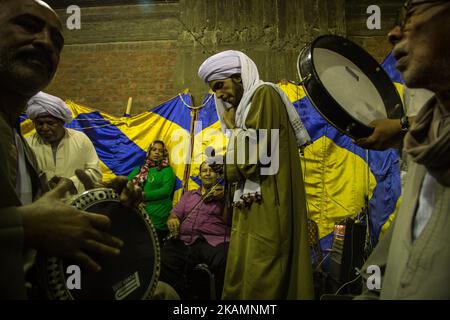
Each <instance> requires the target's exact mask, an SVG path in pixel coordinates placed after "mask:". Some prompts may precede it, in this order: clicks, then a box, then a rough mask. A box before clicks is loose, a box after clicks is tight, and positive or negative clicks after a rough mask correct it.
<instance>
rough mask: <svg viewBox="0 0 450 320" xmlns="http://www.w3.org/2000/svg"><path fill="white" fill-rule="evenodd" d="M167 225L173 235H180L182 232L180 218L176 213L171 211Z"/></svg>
mask: <svg viewBox="0 0 450 320" xmlns="http://www.w3.org/2000/svg"><path fill="white" fill-rule="evenodd" d="M167 227H168V228H169V231H170V233H171V234H172V235H174V236H176V235H178V233H179V232H180V219H178V217H177V216H176V215H175V214H173V213H171V214H170V216H169V218H168V219H167Z"/></svg>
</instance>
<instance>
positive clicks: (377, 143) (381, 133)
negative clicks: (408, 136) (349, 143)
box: [353, 119, 403, 150]
mask: <svg viewBox="0 0 450 320" xmlns="http://www.w3.org/2000/svg"><path fill="white" fill-rule="evenodd" d="M369 125H370V126H371V127H373V128H374V131H373V133H372V134H371V135H370V136H369V137H367V138H361V139H358V140H356V141H353V142H354V143H355V144H356V145H357V146H360V147H362V148H365V149H373V150H386V149H388V148H391V147H394V146H395V145H396V144H397V143H398V142H399V141H400V140H401V139H402V137H403V131H402V127H401V124H400V120H399V119H379V120H374V121H372V122H371V123H370V124H369Z"/></svg>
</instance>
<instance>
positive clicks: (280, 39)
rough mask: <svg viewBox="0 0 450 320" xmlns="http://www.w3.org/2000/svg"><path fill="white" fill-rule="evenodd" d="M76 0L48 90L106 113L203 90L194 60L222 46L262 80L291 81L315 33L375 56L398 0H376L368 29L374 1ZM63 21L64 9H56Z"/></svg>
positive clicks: (382, 50) (385, 48)
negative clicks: (77, 9) (245, 59)
mask: <svg viewBox="0 0 450 320" xmlns="http://www.w3.org/2000/svg"><path fill="white" fill-rule="evenodd" d="M90 2H92V3H94V2H96V3H98V6H89V7H83V6H81V27H82V28H81V30H65V38H66V46H65V48H64V51H63V54H62V58H61V64H60V67H59V69H58V73H57V76H56V78H55V80H54V81H53V82H52V84H51V85H50V87H49V88H48V89H47V91H48V92H49V93H52V94H55V95H58V96H60V97H62V98H64V99H71V100H74V101H75V102H78V103H80V104H84V105H86V106H88V107H91V108H94V109H98V110H101V111H105V112H108V113H110V114H113V115H116V116H118V115H122V114H123V113H124V110H125V107H126V104H127V100H128V97H130V96H131V97H133V109H132V114H138V113H140V112H143V111H145V110H148V109H150V108H152V107H155V106H157V105H158V104H160V103H162V102H164V101H166V100H167V99H169V98H171V97H173V96H174V95H176V94H177V93H179V92H180V91H182V90H184V89H185V88H190V89H191V93H192V94H193V96H194V97H195V100H196V101H200V100H201V98H202V96H203V94H205V93H206V92H207V90H208V88H207V87H206V85H205V84H204V83H202V82H201V81H200V79H198V77H197V69H198V66H199V65H200V63H201V62H202V61H203V60H204V59H205V58H207V57H208V56H209V55H210V54H212V53H215V52H219V51H221V50H226V49H236V50H242V51H244V52H245V53H247V54H248V55H249V56H250V57H251V58H252V59H254V60H255V62H256V64H257V66H258V69H259V71H260V74H261V78H263V79H264V80H267V81H273V82H276V81H279V80H281V79H290V80H297V71H296V60H297V56H298V53H299V51H300V49H301V48H302V47H303V46H304V45H305V44H306V43H307V42H309V41H311V40H312V39H314V38H315V37H316V36H318V35H321V34H329V33H332V34H338V35H343V36H347V37H349V38H350V39H351V40H353V41H355V42H357V43H358V44H360V45H362V46H363V47H364V48H365V49H366V50H368V51H369V52H370V53H371V54H372V55H373V56H374V57H375V58H376V59H377V60H378V61H381V60H382V59H383V58H384V57H385V56H386V54H387V53H388V52H389V51H390V45H389V44H388V42H387V41H386V36H385V35H386V34H387V32H388V31H389V29H390V28H391V27H392V25H393V24H394V20H395V16H396V12H397V10H398V8H399V6H400V4H401V3H402V0H377V4H379V5H380V7H381V9H382V29H381V30H367V28H366V19H367V16H368V15H367V14H366V12H365V11H366V8H367V6H368V5H370V4H371V2H373V1H371V0H180V1H179V2H173V1H171V2H169V3H163V2H157V3H153V4H150V5H136V4H133V5H121V3H126V1H120V0H117V1H116V0H114V3H115V4H117V5H113V6H111V5H109V6H102V2H101V1H94V0H92V1H90ZM57 13H58V14H59V15H60V17H61V19H62V20H63V21H64V22H65V21H66V19H67V16H68V15H67V13H66V12H65V10H64V9H60V10H57Z"/></svg>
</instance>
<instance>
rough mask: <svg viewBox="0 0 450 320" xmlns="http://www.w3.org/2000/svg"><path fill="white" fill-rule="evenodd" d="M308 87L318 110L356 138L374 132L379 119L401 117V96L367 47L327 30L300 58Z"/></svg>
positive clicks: (305, 85)
mask: <svg viewBox="0 0 450 320" xmlns="http://www.w3.org/2000/svg"><path fill="white" fill-rule="evenodd" d="M297 69H298V74H299V76H300V81H301V84H302V86H303V88H304V89H305V92H306V94H307V96H308V97H309V99H310V100H311V102H312V104H313V105H314V107H315V108H316V109H317V110H318V112H319V113H320V114H321V115H322V116H323V117H324V118H325V119H326V120H327V121H328V122H329V123H331V124H332V125H333V126H335V127H336V128H337V129H338V130H339V131H341V132H342V133H344V134H346V135H348V136H350V137H351V138H354V139H359V138H363V137H367V136H369V135H371V134H372V132H373V128H371V127H370V125H369V124H370V123H371V122H372V121H373V120H376V119H386V118H389V119H400V118H401V117H402V116H403V105H402V100H401V98H400V96H399V94H398V92H397V89H396V88H395V86H394V84H393V83H392V81H391V80H390V78H389V76H388V75H387V74H386V72H385V71H384V70H383V68H382V67H381V66H380V65H379V64H378V63H377V61H376V60H375V59H374V58H373V57H372V56H371V55H370V54H369V53H367V52H366V51H365V50H364V49H363V48H361V47H360V46H358V45H356V44H355V43H353V42H351V41H350V40H348V39H345V38H342V37H339V36H335V35H326V36H320V37H318V38H316V39H315V40H314V41H312V42H311V43H310V44H308V45H307V46H305V47H304V48H303V49H302V51H301V52H300V55H299V56H298V61H297Z"/></svg>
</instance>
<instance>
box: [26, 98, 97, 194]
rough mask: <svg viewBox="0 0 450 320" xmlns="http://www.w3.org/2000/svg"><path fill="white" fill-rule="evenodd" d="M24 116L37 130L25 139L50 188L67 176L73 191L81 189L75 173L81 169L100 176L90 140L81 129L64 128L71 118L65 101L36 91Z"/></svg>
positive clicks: (92, 176)
mask: <svg viewBox="0 0 450 320" xmlns="http://www.w3.org/2000/svg"><path fill="white" fill-rule="evenodd" d="M27 106H28V108H27V111H26V113H27V115H28V118H30V119H31V120H32V121H33V124H34V127H35V128H36V133H35V134H33V135H31V136H29V137H28V138H27V141H28V143H29V145H30V146H31V148H32V149H33V151H34V153H35V154H36V158H37V161H38V165H39V168H40V169H41V170H42V171H43V172H44V173H45V174H46V176H47V179H48V180H49V186H50V188H53V187H54V186H55V185H56V184H57V183H58V182H59V180H61V179H69V181H70V182H71V183H72V185H73V188H72V189H73V191H74V193H81V192H83V191H84V186H83V184H82V183H81V182H80V180H79V179H78V177H77V176H76V175H75V170H77V169H82V170H84V171H85V172H86V174H87V175H88V176H89V177H90V178H91V179H92V180H93V181H94V182H95V181H100V180H101V178H102V173H101V168H100V161H99V159H98V156H97V153H96V151H95V148H94V145H93V144H92V142H91V140H89V138H88V137H87V136H86V135H85V134H84V133H83V132H80V131H77V130H73V129H70V128H64V124H66V123H69V122H70V121H71V120H72V112H71V111H70V109H69V107H68V106H67V105H66V103H65V102H64V101H62V100H61V99H60V98H58V97H55V96H52V95H50V94H47V93H44V92H39V93H38V94H36V95H35V96H33V97H32V98H31V99H30V100H29V101H28V104H27Z"/></svg>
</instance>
